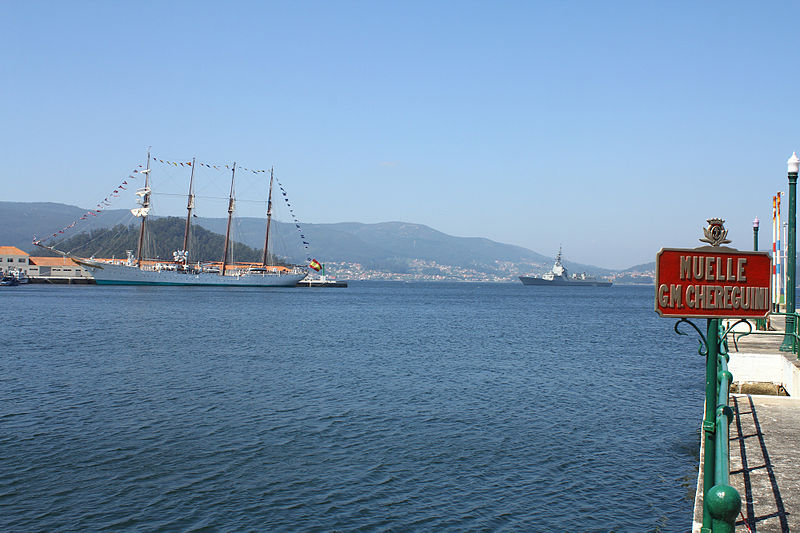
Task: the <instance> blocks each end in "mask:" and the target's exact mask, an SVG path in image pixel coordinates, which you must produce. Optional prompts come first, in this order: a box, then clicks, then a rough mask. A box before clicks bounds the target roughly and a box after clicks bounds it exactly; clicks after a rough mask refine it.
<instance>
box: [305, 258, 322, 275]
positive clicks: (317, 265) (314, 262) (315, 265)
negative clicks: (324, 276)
mask: <svg viewBox="0 0 800 533" xmlns="http://www.w3.org/2000/svg"><path fill="white" fill-rule="evenodd" d="M308 268H313V269H314V270H316V271H317V272H319V271H320V270H322V265H321V264H320V263H319V261H317V260H316V259H312V260H311V263H310V264H309V265H308Z"/></svg>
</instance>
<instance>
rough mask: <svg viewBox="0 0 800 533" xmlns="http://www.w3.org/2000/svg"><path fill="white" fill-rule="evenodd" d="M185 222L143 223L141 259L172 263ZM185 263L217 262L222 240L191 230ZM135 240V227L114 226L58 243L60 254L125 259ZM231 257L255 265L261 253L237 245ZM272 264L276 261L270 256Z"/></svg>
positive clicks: (161, 220) (197, 228) (201, 230)
mask: <svg viewBox="0 0 800 533" xmlns="http://www.w3.org/2000/svg"><path fill="white" fill-rule="evenodd" d="M184 224H185V221H184V220H183V219H181V218H177V217H167V218H156V219H152V220H148V222H147V239H146V241H145V246H144V250H145V253H144V254H143V256H144V257H145V258H148V259H165V260H171V259H172V252H174V251H176V250H180V249H181V247H182V246H183V232H184ZM190 235H191V237H190V244H191V245H190V246H189V252H190V254H189V261H190V262H195V261H220V260H222V253H223V249H224V244H225V238H224V237H223V236H222V235H219V234H217V233H212V232H210V231H208V230H207V229H205V228H202V227H200V226H194V227H193V228H192V231H191V233H190ZM138 240H139V226H137V225H131V226H125V225H121V224H118V225H116V226H114V227H112V228H99V229H95V230H91V231H89V232H85V233H80V234H78V235H75V236H74V237H70V238H69V239H67V240H65V241H63V242H60V243H59V245H58V248H59V249H60V250H63V251H66V252H69V253H72V254H75V255H78V256H95V257H118V258H119V257H125V256H126V251H127V250H133V251H134V253H135V251H136V247H137V243H138ZM229 248H230V250H231V255H230V258H229V260H234V261H246V262H258V261H261V259H262V255H263V251H262V250H257V249H255V248H251V247H249V246H246V245H244V244H241V243H237V242H231V244H230V247H229ZM40 253H41V255H47V254H50V255H52V254H51V253H50V252H47V251H46V250H42V252H37V254H40ZM270 260H271V261H272V264H275V263H276V258H275V257H274V256H270Z"/></svg>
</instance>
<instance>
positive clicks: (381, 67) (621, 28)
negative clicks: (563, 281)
mask: <svg viewBox="0 0 800 533" xmlns="http://www.w3.org/2000/svg"><path fill="white" fill-rule="evenodd" d="M0 13H2V17H0V69H2V70H1V71H0V72H1V73H2V80H3V82H2V84H0V98H1V99H2V100H1V101H2V103H1V104H0V118H1V119H2V120H1V121H0V125H1V127H0V158H2V165H0V181H2V185H3V186H2V193H0V199H2V200H5V201H21V202H30V201H47V202H61V203H66V204H71V205H77V206H80V207H86V208H88V207H91V206H92V205H94V204H96V203H97V202H98V201H99V200H102V199H103V198H104V197H106V196H107V195H108V193H109V192H110V191H111V190H113V188H114V187H115V186H116V185H117V184H119V183H120V181H121V180H122V179H124V178H125V177H126V176H127V175H128V174H129V173H130V171H131V170H132V169H135V168H137V165H141V164H144V161H145V158H146V153H147V150H148V147H152V153H153V154H155V156H156V157H157V158H162V159H164V160H172V161H190V160H191V159H192V158H193V157H196V158H197V159H198V160H200V161H205V162H209V163H212V164H225V163H232V162H233V161H236V162H237V164H238V165H240V166H243V167H245V168H250V169H262V168H269V167H271V166H274V167H275V172H276V175H277V176H278V177H279V179H280V180H281V183H282V184H283V185H284V186H285V189H286V191H287V192H288V194H289V197H291V202H292V204H293V208H294V211H295V214H296V215H297V217H298V219H300V220H301V221H302V222H305V223H333V222H345V221H352V222H363V223H376V222H385V221H404V222H410V223H417V224H425V225H427V226H430V227H432V228H434V229H437V230H439V231H442V232H445V233H448V234H451V235H456V236H464V237H486V238H489V239H492V240H495V241H499V242H503V243H509V244H515V245H519V246H523V247H526V248H530V249H532V250H534V251H536V252H539V253H542V254H544V255H555V253H556V251H557V250H558V247H559V246H563V250H564V257H565V258H566V259H568V260H570V261H574V262H580V263H588V264H594V265H597V266H601V267H606V268H626V267H629V266H632V265H635V264H639V263H645V262H650V261H653V260H654V259H655V255H656V253H657V252H658V250H659V249H660V248H662V247H689V248H691V247H695V246H700V245H701V244H702V243H700V242H699V241H698V239H699V238H700V237H702V228H703V227H705V226H706V219H708V218H711V217H719V218H723V219H725V220H726V227H727V228H728V229H729V234H728V237H729V238H731V239H732V241H733V243H732V246H734V247H738V248H741V249H752V245H753V230H752V222H753V219H754V217H756V216H757V217H758V218H759V219H760V220H761V231H760V244H761V248H762V249H768V248H771V238H772V237H771V236H772V229H771V221H772V197H773V195H774V194H775V193H776V192H778V191H787V190H788V182H787V179H786V160H787V159H788V158H789V156H790V155H791V154H792V152H793V151H796V150H800V114H799V113H798V95H800V83H798V82H800V73H799V72H800V61H799V60H800V29H798V28H799V27H800V3H798V2H763V3H761V2H681V1H678V2H636V1H630V2H620V1H611V0H609V1H605V2H594V1H574V2H571V1H564V2H535V1H520V2H508V1H498V2H470V1H449V2H448V1H439V2H429V1H427V2H414V1H404V2H367V1H360V2H348V1H340V2H313V1H311V2H281V3H278V2H243V1H232V2H204V1H193V2H188V1H187V2H181V1H171V2H148V1H136V2H133V1H128V2H122V1H121V2H106V1H81V2H70V1H59V2H56V1H52V2H41V1H31V2H12V1H8V0H7V1H5V2H0ZM181 171H182V173H180V172H179V170H178V169H176V168H172V169H169V172H163V173H161V175H165V176H166V177H167V178H169V180H171V186H172V187H173V189H174V190H175V192H176V193H177V191H178V189H183V188H185V186H186V184H187V181H188V175H187V174H186V172H185V171H183V169H181ZM158 172H160V169H159V168H158V167H154V172H153V179H154V180H156V179H157V177H158V175H159V174H158ZM238 176H239V175H238V174H237V179H239V178H238ZM256 178H258V179H259V180H261V179H262V178H263V175H262V174H259V175H255V174H253V175H252V176H248V178H247V179H249V180H250V181H249V182H247V181H245V182H243V183H242V186H243V188H244V189H245V190H247V189H251V190H252V191H256V190H259V189H260V190H262V191H263V190H265V188H266V185H265V184H264V183H262V182H260V181H259V182H255V181H252V180H253V179H256ZM204 179H205V178H204ZM227 179H228V175H227V174H224V175H223V174H221V173H214V176H213V177H209V178H208V180H209V181H208V183H209V184H210V183H212V182H215V187H217V188H219V190H221V191H222V193H214V194H217V195H218V196H224V194H225V193H226V192H227V191H226V190H225V187H226V185H225V183H226V180H227ZM243 179H244V178H243ZM216 182H219V183H216ZM208 187H211V185H208ZM242 194H243V193H242V191H240V189H239V186H238V185H237V197H242V196H241V195H242ZM126 201H127V200H126ZM240 205H242V206H243V208H242V209H243V214H254V213H250V212H248V211H247V210H248V209H251V210H252V209H254V207H253V206H255V205H256V204H255V203H254V204H252V205H251V206H250V207H249V208H248V204H246V202H242V203H241V204H240ZM258 205H259V206H260V204H258ZM785 206H786V204H784V221H785V220H786V218H787V216H786V214H787V211H788V209H786V207H785ZM113 207H115V208H128V207H133V206H132V205H122V204H120V205H114V206H113ZM175 209H176V212H175V213H174V214H181V212H180V209H179V206H177V204H176V207H175ZM259 209H261V208H260V207H259ZM164 214H167V213H164ZM202 215H203V216H225V212H224V203H223V206H222V208H221V209H220V212H219V213H218V214H215V213H210V212H205V213H202ZM54 229H57V228H54ZM312 244H313V243H312Z"/></svg>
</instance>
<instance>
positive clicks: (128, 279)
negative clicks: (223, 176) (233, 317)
mask: <svg viewBox="0 0 800 533" xmlns="http://www.w3.org/2000/svg"><path fill="white" fill-rule="evenodd" d="M195 166H196V164H195V160H194V159H193V160H192V164H191V168H192V171H191V176H190V178H189V194H188V203H187V214H186V225H185V229H184V235H183V247H182V249H181V250H177V251H175V252H173V261H163V260H152V259H147V258H144V257H143V255H144V249H143V243H144V238H145V233H146V231H147V217H148V215H149V213H150V207H151V200H150V198H151V194H152V191H151V188H150V170H151V169H150V153H149V152H148V154H147V166H146V168H145V169H144V170H142V171H140V172H141V173H142V174H144V176H145V183H144V187H142V188H141V189H139V190H137V191H136V195H137V196H138V197H139V200H138V202H137V203H138V207H136V208H134V209H131V213H132V214H133V215H134V216H135V217H137V218H139V219H141V222H140V226H139V240H138V244H137V250H136V254H135V255H134V254H133V250H130V251H128V254H127V259H125V260H123V261H114V260H101V259H94V258H83V257H75V256H72V255H71V254H68V253H66V252H62V251H60V250H56V249H55V248H53V247H50V246H46V245H44V244H42V243H41V241H38V240H34V244H36V245H37V246H40V247H42V248H46V249H48V250H51V251H53V252H56V253H59V254H61V255H64V256H67V257H70V258H71V259H72V260H73V261H75V262H76V263H78V264H79V265H81V266H82V267H84V268H85V269H86V270H87V271H88V272H89V273H90V274H91V275H92V276H93V277H94V279H95V282H96V283H97V284H98V285H222V286H235V287H294V286H295V285H296V284H297V282H298V281H300V280H302V279H304V278H305V277H306V275H307V273H308V271H307V269H306V268H304V267H300V266H293V267H285V266H273V265H269V264H268V257H269V254H268V250H269V237H270V223H271V221H272V185H273V180H274V173H273V171H272V170H270V180H269V197H268V200H267V227H266V234H265V237H264V254H263V256H262V261H261V263H256V264H253V263H234V262H231V261H230V256H231V254H230V237H231V221H232V219H233V213H234V211H235V204H236V202H235V198H234V184H235V179H236V163H233V167H232V171H231V190H230V195H229V197H228V224H227V228H226V231H225V245H224V249H223V251H222V261H221V262H216V263H200V262H197V263H195V264H191V263H189V251H188V244H189V242H188V241H189V232H190V229H191V220H192V210H193V209H194V200H195V196H194V170H195Z"/></svg>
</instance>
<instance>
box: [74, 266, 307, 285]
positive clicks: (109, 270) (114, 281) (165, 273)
mask: <svg viewBox="0 0 800 533" xmlns="http://www.w3.org/2000/svg"><path fill="white" fill-rule="evenodd" d="M81 264H82V265H83V267H84V268H85V269H86V270H87V271H88V272H89V273H90V274H91V275H92V276H93V277H94V280H95V282H96V283H97V284H98V285H204V286H224V287H294V286H295V285H296V284H297V282H298V281H300V280H301V279H303V278H305V277H306V275H305V274H299V273H288V274H283V273H277V272H267V273H247V274H241V275H227V276H220V275H219V274H218V273H211V272H204V273H195V274H193V273H184V272H179V271H175V270H141V269H139V268H136V267H134V266H127V265H112V264H102V265H100V264H95V263H84V262H81Z"/></svg>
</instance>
